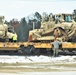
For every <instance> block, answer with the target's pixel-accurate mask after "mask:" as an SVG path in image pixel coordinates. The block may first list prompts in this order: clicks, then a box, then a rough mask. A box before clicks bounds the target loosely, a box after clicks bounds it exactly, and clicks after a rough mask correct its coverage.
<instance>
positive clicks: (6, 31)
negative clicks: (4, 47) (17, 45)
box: [0, 16, 17, 42]
mask: <svg viewBox="0 0 76 75" xmlns="http://www.w3.org/2000/svg"><path fill="white" fill-rule="evenodd" d="M14 35H16V33H15V32H14V30H13V29H12V28H11V27H10V26H8V25H7V24H4V16H0V42H2V41H4V42H5V41H9V39H11V40H12V37H13V36H14ZM16 36H17V35H16Z"/></svg>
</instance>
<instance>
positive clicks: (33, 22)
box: [33, 22, 35, 30]
mask: <svg viewBox="0 0 76 75" xmlns="http://www.w3.org/2000/svg"><path fill="white" fill-rule="evenodd" d="M34 29H35V22H33V30H34Z"/></svg>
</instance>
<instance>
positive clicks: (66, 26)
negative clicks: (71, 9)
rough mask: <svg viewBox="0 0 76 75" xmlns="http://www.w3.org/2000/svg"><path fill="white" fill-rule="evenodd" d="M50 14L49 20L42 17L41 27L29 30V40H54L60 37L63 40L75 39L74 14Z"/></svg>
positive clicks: (75, 24)
mask: <svg viewBox="0 0 76 75" xmlns="http://www.w3.org/2000/svg"><path fill="white" fill-rule="evenodd" d="M54 16H55V17H54V18H55V20H53V18H52V16H49V21H48V22H46V21H45V19H44V18H45V17H42V22H41V28H40V29H34V30H31V31H29V41H48V42H50V41H54V39H55V38H59V39H60V40H61V41H75V37H76V33H75V32H76V22H75V21H74V20H73V14H67V13H66V14H65V13H62V14H56V15H54Z"/></svg>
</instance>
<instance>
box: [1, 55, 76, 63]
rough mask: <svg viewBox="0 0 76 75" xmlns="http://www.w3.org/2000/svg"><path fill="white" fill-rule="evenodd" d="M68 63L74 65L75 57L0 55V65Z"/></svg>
mask: <svg viewBox="0 0 76 75" xmlns="http://www.w3.org/2000/svg"><path fill="white" fill-rule="evenodd" d="M36 62H68V63H70V62H71V63H76V56H59V57H51V56H43V55H40V56H8V55H3V56H2V55H1V56H0V63H36Z"/></svg>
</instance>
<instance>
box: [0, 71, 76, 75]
mask: <svg viewBox="0 0 76 75" xmlns="http://www.w3.org/2000/svg"><path fill="white" fill-rule="evenodd" d="M0 75H76V72H24V73H0Z"/></svg>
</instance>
